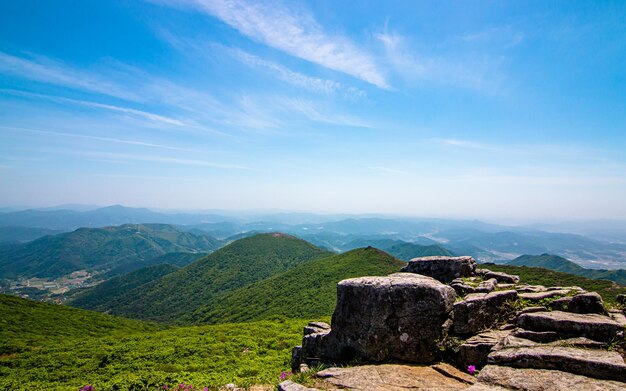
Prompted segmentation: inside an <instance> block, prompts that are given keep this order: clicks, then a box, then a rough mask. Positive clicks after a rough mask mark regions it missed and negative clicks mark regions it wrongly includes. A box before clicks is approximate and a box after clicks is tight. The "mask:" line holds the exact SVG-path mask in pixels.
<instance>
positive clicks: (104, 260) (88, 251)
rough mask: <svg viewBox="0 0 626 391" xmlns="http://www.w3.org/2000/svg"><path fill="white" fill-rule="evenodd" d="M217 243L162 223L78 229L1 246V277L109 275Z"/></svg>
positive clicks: (212, 247) (210, 248) (203, 250)
mask: <svg viewBox="0 0 626 391" xmlns="http://www.w3.org/2000/svg"><path fill="white" fill-rule="evenodd" d="M221 245H222V243H221V242H220V241H218V240H216V239H215V238H212V237H210V236H208V235H196V234H192V233H189V232H185V231H182V230H180V229H178V228H177V227H174V226H171V225H165V224H141V225H138V224H127V225H121V226H116V227H105V228H79V229H77V230H75V231H72V232H67V233H62V234H58V235H50V236H44V237H42V238H39V239H36V240H33V241H31V242H27V243H23V244H16V245H4V246H0V278H18V277H25V278H30V277H45V278H57V277H61V276H63V275H67V274H69V273H72V272H74V271H77V270H83V269H87V270H90V271H94V272H108V275H109V276H111V275H117V274H122V273H125V272H128V271H131V270H134V269H138V268H141V267H144V266H149V265H154V264H156V263H162V262H164V261H165V260H164V259H163V258H159V257H161V256H163V255H165V254H167V253H173V252H177V253H191V254H197V253H207V252H211V251H213V250H215V249H217V248H219V247H220V246H221ZM170 257H171V256H170ZM188 258H189V257H188ZM192 259H194V256H191V259H188V260H189V261H191V260H192Z"/></svg>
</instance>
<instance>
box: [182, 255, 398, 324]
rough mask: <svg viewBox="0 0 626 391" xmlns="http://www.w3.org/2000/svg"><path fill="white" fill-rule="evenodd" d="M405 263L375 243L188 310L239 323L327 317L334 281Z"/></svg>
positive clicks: (199, 317)
mask: <svg viewBox="0 0 626 391" xmlns="http://www.w3.org/2000/svg"><path fill="white" fill-rule="evenodd" d="M404 265H405V263H404V262H402V261H399V260H397V259H395V258H393V257H392V256H390V255H389V254H387V253H384V252H382V251H380V250H377V249H375V248H366V249H357V250H352V251H349V252H347V253H343V254H339V255H334V256H330V257H327V258H323V259H318V260H315V261H311V262H307V263H306V264H302V265H300V266H297V267H295V268H293V269H290V270H288V271H286V272H284V273H281V274H277V275H275V276H272V277H270V278H268V279H265V280H263V281H259V282H257V283H255V284H251V285H248V286H245V287H243V288H241V289H237V290H235V291H232V292H230V293H226V294H224V295H221V296H219V297H217V298H216V299H215V300H212V301H209V302H208V303H207V304H206V305H205V306H203V307H201V308H199V309H198V310H197V311H196V312H195V313H194V315H193V320H194V321H196V322H200V323H220V322H240V321H249V320H258V319H264V318H267V317H270V316H273V315H284V316H288V317H293V318H314V317H321V316H330V315H331V314H332V312H333V309H334V307H335V298H336V291H337V288H336V286H337V282H339V281H340V280H343V279H346V278H351V277H360V276H368V275H387V274H390V273H394V272H397V271H399V270H400V268H401V267H402V266H404Z"/></svg>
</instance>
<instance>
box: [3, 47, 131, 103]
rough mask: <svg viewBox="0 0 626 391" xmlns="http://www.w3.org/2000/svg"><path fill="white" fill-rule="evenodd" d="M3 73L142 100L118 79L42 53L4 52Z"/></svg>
mask: <svg viewBox="0 0 626 391" xmlns="http://www.w3.org/2000/svg"><path fill="white" fill-rule="evenodd" d="M0 73H4V74H9V75H11V76H17V77H21V78H25V79H29V80H35V81H38V82H45V83H51V84H56V85H61V86H65V87H70V88H76V89H80V90H84V91H90V92H95V93H98V94H103V95H108V96H114V97H118V98H122V99H126V100H134V101H137V100H141V98H140V97H139V95H137V94H136V93H134V92H132V91H131V90H129V89H126V88H124V87H122V86H120V85H119V84H118V83H111V82H110V81H108V80H106V79H104V78H102V77H98V76H96V75H95V74H93V73H90V72H86V71H84V70H81V69H77V68H73V67H70V66H68V65H67V64H65V63H62V62H59V61H55V60H52V59H49V58H47V57H42V56H33V57H32V58H21V57H16V56H13V55H10V54H7V53H5V52H0Z"/></svg>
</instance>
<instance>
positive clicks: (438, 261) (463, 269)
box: [401, 256, 477, 283]
mask: <svg viewBox="0 0 626 391" xmlns="http://www.w3.org/2000/svg"><path fill="white" fill-rule="evenodd" d="M476 265H477V264H476V261H475V260H474V258H472V257H442V256H434V257H421V258H413V259H411V260H410V261H409V262H408V263H407V265H406V266H405V267H403V268H402V270H401V271H402V272H406V273H417V274H422V275H425V276H429V277H432V278H434V279H436V280H438V281H440V282H443V283H449V282H451V281H452V280H454V279H455V278H459V277H470V276H473V275H475V271H476Z"/></svg>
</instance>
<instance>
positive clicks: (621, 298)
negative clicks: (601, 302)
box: [615, 293, 626, 304]
mask: <svg viewBox="0 0 626 391" xmlns="http://www.w3.org/2000/svg"><path fill="white" fill-rule="evenodd" d="M615 301H616V302H617V303H618V304H626V294H623V293H620V294H619V295H617V296H615Z"/></svg>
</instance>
